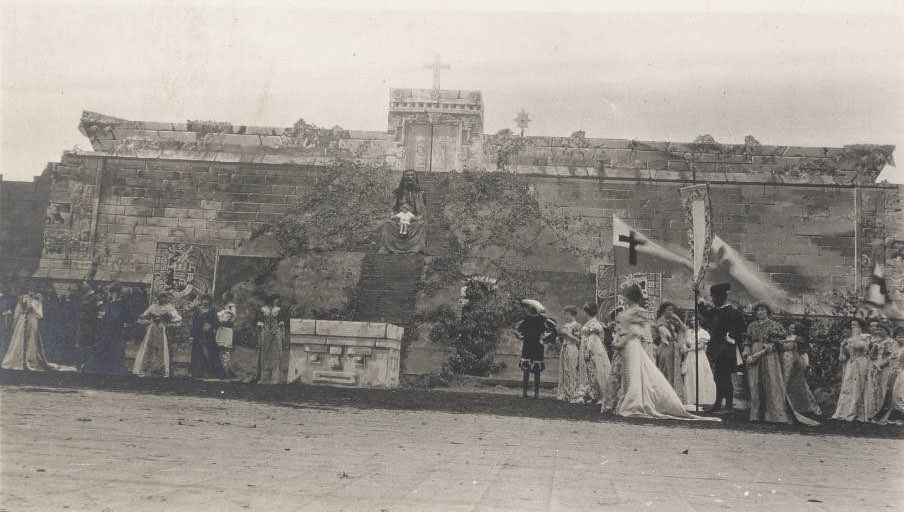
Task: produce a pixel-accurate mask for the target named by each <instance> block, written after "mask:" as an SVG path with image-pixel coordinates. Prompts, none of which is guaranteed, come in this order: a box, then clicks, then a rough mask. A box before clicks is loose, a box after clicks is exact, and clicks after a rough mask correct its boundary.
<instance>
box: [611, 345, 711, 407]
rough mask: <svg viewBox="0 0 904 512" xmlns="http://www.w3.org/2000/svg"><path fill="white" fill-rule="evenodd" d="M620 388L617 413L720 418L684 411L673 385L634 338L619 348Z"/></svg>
mask: <svg viewBox="0 0 904 512" xmlns="http://www.w3.org/2000/svg"><path fill="white" fill-rule="evenodd" d="M622 389H623V390H624V394H623V395H622V396H621V399H620V400H619V403H618V406H617V407H616V409H615V413H616V414H618V415H619V416H629V417H640V418H654V419H677V420H700V421H721V420H720V419H719V418H705V417H702V416H695V415H693V414H690V413H689V412H687V411H686V410H685V409H684V404H683V403H681V399H680V398H678V394H677V393H675V390H674V389H672V385H671V384H669V382H668V381H667V380H665V377H664V376H663V375H662V373H660V372H659V369H658V368H656V363H654V362H653V361H651V360H650V358H649V357H647V355H646V353H645V352H644V350H643V347H642V346H641V343H640V339H638V338H636V337H634V338H632V339H630V340H628V341H627V342H626V343H625V345H624V347H623V348H622Z"/></svg>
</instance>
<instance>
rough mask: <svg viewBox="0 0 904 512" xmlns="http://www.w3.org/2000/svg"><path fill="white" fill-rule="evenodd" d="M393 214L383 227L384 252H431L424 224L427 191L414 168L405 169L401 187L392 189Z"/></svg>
mask: <svg viewBox="0 0 904 512" xmlns="http://www.w3.org/2000/svg"><path fill="white" fill-rule="evenodd" d="M392 195H393V205H392V215H391V216H390V218H389V219H387V220H386V222H384V223H383V226H382V228H381V238H382V244H381V246H380V253H381V254H406V253H407V254H411V253H422V254H425V253H426V252H427V226H426V225H425V224H424V214H425V213H426V208H425V207H424V191H423V190H421V187H420V185H418V182H417V175H416V174H415V173H414V171H413V170H407V171H405V172H404V173H402V179H401V181H400V182H399V186H398V188H396V189H395V190H393V191H392Z"/></svg>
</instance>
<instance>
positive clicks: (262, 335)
mask: <svg viewBox="0 0 904 512" xmlns="http://www.w3.org/2000/svg"><path fill="white" fill-rule="evenodd" d="M286 320H287V318H286V314H285V312H284V311H283V310H282V309H281V308H280V307H279V296H278V295H271V296H269V297H267V303H266V304H265V305H264V306H263V307H262V308H261V310H260V312H259V313H258V320H257V327H258V333H259V334H258V336H259V337H258V344H257V376H256V377H255V379H254V381H256V382H257V383H258V384H279V383H280V380H281V379H280V377H281V370H280V363H281V361H282V351H283V345H284V344H285V339H286Z"/></svg>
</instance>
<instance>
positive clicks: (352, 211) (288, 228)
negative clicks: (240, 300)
mask: <svg viewBox="0 0 904 512" xmlns="http://www.w3.org/2000/svg"><path fill="white" fill-rule="evenodd" d="M391 189H392V176H391V171H390V170H389V169H388V168H387V167H365V166H361V165H357V164H354V163H347V164H344V165H342V166H337V167H334V168H329V169H324V170H323V171H321V173H320V174H319V175H318V176H317V178H316V182H315V183H314V185H313V186H312V187H310V188H308V189H307V190H306V191H305V192H304V193H303V194H302V196H301V197H300V198H299V199H298V201H297V203H296V204H295V205H292V208H291V209H290V211H289V213H288V214H286V215H284V216H281V217H279V218H278V219H276V220H274V221H272V222H268V223H264V224H260V225H258V226H256V227H255V228H254V230H253V231H252V234H251V239H252V240H253V239H255V238H257V237H259V236H262V235H265V234H271V235H273V236H274V237H275V238H276V240H277V241H278V242H279V249H280V254H281V255H282V256H291V255H294V254H298V253H299V252H303V251H316V252H327V251H339V250H355V249H358V250H362V249H376V246H377V242H378V240H377V228H378V227H379V225H380V223H381V222H384V221H385V219H386V218H388V215H389V207H388V206H387V205H389V204H390V191H391Z"/></svg>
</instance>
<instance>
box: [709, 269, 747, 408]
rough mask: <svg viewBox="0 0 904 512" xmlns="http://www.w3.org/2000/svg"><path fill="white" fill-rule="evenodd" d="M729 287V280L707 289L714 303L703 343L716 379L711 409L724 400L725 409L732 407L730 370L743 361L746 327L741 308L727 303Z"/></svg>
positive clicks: (720, 404)
mask: <svg viewBox="0 0 904 512" xmlns="http://www.w3.org/2000/svg"><path fill="white" fill-rule="evenodd" d="M729 290H731V285H730V284H728V283H721V284H716V285H713V286H712V287H710V289H709V294H710V296H711V297H712V299H713V305H714V306H715V309H714V310H713V311H712V313H711V315H712V318H711V319H710V320H709V325H710V341H709V344H708V345H707V346H706V355H707V356H708V357H709V360H710V362H711V363H712V367H713V377H714V378H715V380H716V401H715V402H714V403H713V406H712V408H711V409H710V411H711V412H719V411H721V409H722V401H723V400H724V401H725V409H726V410H727V411H728V412H731V411H732V410H733V408H734V386H732V383H731V374H732V373H735V372H736V371H739V370H738V365H739V361H743V360H742V359H741V353H740V348H741V347H740V342H741V339H742V337H743V335H744V332H745V331H746V330H747V327H746V325H745V323H744V316H743V315H742V314H741V312H740V311H738V310H737V309H735V308H734V307H733V306H732V305H731V304H729V303H728V291H729Z"/></svg>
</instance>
